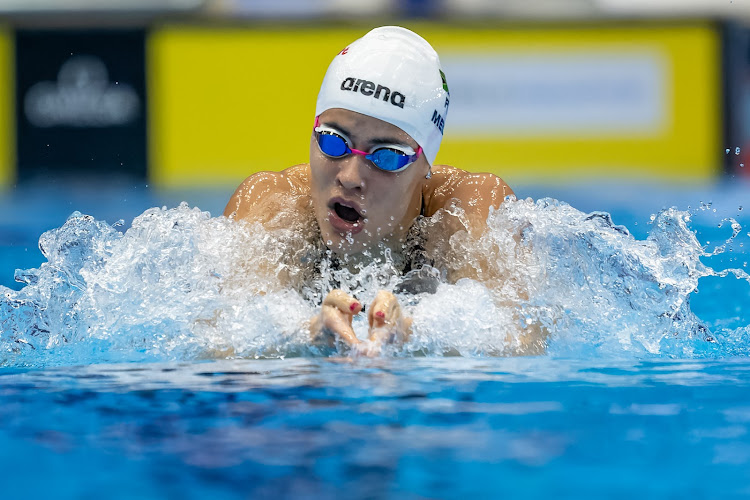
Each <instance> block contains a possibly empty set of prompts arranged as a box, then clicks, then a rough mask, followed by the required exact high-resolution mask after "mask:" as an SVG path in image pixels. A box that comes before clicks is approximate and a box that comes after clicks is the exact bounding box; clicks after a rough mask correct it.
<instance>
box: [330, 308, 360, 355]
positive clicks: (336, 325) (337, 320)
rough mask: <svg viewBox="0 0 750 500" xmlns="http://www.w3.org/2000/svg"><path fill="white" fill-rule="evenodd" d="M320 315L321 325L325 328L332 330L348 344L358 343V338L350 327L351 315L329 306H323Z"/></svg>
mask: <svg viewBox="0 0 750 500" xmlns="http://www.w3.org/2000/svg"><path fill="white" fill-rule="evenodd" d="M321 316H322V317H323V318H322V319H323V327H324V328H325V329H326V330H328V331H330V332H332V333H333V334H334V335H335V336H336V337H338V338H339V339H341V340H342V341H343V342H344V343H346V344H347V345H349V346H355V345H357V344H359V342H360V340H359V339H358V338H357V335H356V334H355V333H354V329H353V328H352V317H351V315H344V314H341V312H340V311H338V310H337V309H335V308H333V307H331V306H324V307H323V309H322V310H321Z"/></svg>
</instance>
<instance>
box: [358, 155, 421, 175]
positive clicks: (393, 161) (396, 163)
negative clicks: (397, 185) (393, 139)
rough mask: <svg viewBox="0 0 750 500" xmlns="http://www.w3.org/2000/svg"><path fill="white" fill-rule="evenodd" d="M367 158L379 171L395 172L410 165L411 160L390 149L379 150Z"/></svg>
mask: <svg viewBox="0 0 750 500" xmlns="http://www.w3.org/2000/svg"><path fill="white" fill-rule="evenodd" d="M365 158H367V159H368V160H370V161H371V162H373V163H374V164H375V165H376V166H377V167H378V168H379V169H381V170H386V171H388V172H393V171H395V170H398V169H400V168H403V167H404V166H406V165H408V164H409V162H410V161H411V159H410V158H409V157H408V156H406V155H402V154H399V153H397V152H395V151H392V150H390V149H378V150H377V151H375V152H373V153H370V154H369V155H367V156H366V157H365Z"/></svg>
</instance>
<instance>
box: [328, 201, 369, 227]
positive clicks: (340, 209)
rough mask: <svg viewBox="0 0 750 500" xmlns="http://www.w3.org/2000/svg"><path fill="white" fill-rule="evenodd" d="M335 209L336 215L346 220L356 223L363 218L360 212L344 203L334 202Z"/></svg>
mask: <svg viewBox="0 0 750 500" xmlns="http://www.w3.org/2000/svg"><path fill="white" fill-rule="evenodd" d="M333 210H334V212H336V215H338V216H339V217H340V218H341V219H343V220H345V221H346V222H350V223H355V222H357V221H358V220H359V219H361V218H362V216H361V215H360V213H359V212H357V210H356V209H354V208H352V207H348V206H346V205H342V204H341V203H338V202H337V203H334V204H333Z"/></svg>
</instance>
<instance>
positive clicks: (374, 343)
mask: <svg viewBox="0 0 750 500" xmlns="http://www.w3.org/2000/svg"><path fill="white" fill-rule="evenodd" d="M367 321H368V322H369V323H370V336H369V339H370V345H369V346H368V348H369V349H370V350H373V349H374V350H375V351H376V352H378V353H379V352H380V350H381V349H382V347H383V344H399V345H400V344H403V343H404V342H406V340H407V339H408V338H409V335H411V324H412V319H411V318H407V317H406V316H404V315H403V313H402V312H401V305H400V304H399V303H398V299H397V298H396V296H395V295H393V294H392V293H391V292H386V291H385V290H381V291H379V292H378V294H377V295H376V296H375V300H373V301H372V305H370V309H369V310H368V311H367Z"/></svg>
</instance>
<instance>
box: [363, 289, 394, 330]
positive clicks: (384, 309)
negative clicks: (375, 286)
mask: <svg viewBox="0 0 750 500" xmlns="http://www.w3.org/2000/svg"><path fill="white" fill-rule="evenodd" d="M400 312H401V308H400V306H399V305H398V299H397V298H396V296H395V295H393V294H392V293H390V292H386V291H385V290H381V291H379V292H378V294H377V295H376V296H375V300H373V301H372V304H371V305H370V309H369V310H368V311H367V321H368V323H369V324H370V328H373V327H375V328H381V327H383V326H385V325H386V324H387V323H392V322H394V321H395V320H396V319H397V317H398V316H399V315H400Z"/></svg>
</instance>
